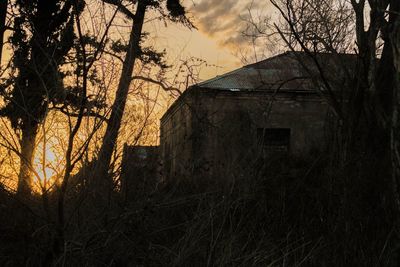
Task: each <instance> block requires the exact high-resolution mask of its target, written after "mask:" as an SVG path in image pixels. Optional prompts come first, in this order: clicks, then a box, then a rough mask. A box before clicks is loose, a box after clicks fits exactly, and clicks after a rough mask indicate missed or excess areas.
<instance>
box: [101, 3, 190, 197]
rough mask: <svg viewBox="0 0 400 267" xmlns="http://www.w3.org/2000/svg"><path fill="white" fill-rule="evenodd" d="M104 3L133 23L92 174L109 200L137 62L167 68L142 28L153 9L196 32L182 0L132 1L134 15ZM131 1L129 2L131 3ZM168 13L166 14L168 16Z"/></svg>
mask: <svg viewBox="0 0 400 267" xmlns="http://www.w3.org/2000/svg"><path fill="white" fill-rule="evenodd" d="M104 2H107V3H110V4H113V5H116V6H117V7H118V8H119V10H121V12H123V13H124V14H125V15H126V16H127V17H129V18H130V19H132V21H133V23H132V26H131V31H130V37H129V43H128V45H127V47H126V48H125V49H126V55H125V59H124V61H123V65H122V72H121V76H120V80H119V83H118V88H117V91H116V95H115V100H114V103H113V105H112V109H111V114H110V118H109V119H108V124H107V129H106V132H105V134H104V137H103V143H102V146H101V148H100V152H99V156H98V159H97V164H96V167H95V171H94V174H93V179H94V180H95V184H96V188H97V187H98V188H101V189H100V192H102V193H101V195H102V197H106V196H107V194H108V193H109V192H110V190H112V180H111V178H110V176H109V175H108V171H109V167H110V162H111V157H112V152H113V150H114V147H115V144H116V142H117V138H118V131H119V129H120V127H121V120H122V116H123V112H124V108H125V104H126V101H127V96H128V91H129V86H130V84H131V81H132V73H133V69H134V66H135V62H136V60H137V59H139V60H142V61H144V62H145V63H146V62H153V63H156V64H157V65H159V66H160V67H162V68H165V67H166V65H165V64H164V63H163V61H162V53H161V54H160V53H157V52H154V51H153V50H152V49H149V48H143V47H142V41H143V40H144V38H143V37H144V36H143V30H142V29H143V24H144V21H145V16H146V12H147V11H148V10H150V9H152V10H156V11H158V12H159V14H160V15H161V18H162V19H163V20H169V21H173V22H178V23H182V24H183V25H185V26H187V27H189V28H193V25H192V24H191V22H190V21H189V20H188V19H187V17H186V16H185V9H184V7H183V6H182V5H181V4H180V1H179V0H167V1H155V0H138V1H133V3H134V4H135V5H136V10H135V11H134V13H133V12H131V11H130V10H129V9H128V8H127V7H125V6H124V4H125V3H124V1H122V2H121V1H115V0H104ZM130 2H131V1H126V3H130ZM166 11H167V12H166Z"/></svg>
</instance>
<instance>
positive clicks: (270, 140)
mask: <svg viewBox="0 0 400 267" xmlns="http://www.w3.org/2000/svg"><path fill="white" fill-rule="evenodd" d="M257 140H258V144H259V145H261V146H262V148H263V150H264V152H288V151H289V148H290V129H289V128H258V129H257Z"/></svg>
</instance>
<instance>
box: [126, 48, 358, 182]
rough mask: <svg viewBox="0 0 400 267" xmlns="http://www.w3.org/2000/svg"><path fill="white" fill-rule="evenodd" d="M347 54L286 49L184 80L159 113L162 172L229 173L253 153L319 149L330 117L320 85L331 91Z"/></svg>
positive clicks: (246, 164) (243, 168)
mask: <svg viewBox="0 0 400 267" xmlns="http://www.w3.org/2000/svg"><path fill="white" fill-rule="evenodd" d="M353 59H354V55H348V54H317V57H315V58H314V61H315V62H314V61H313V60H312V59H310V57H308V56H307V55H306V54H304V53H302V52H286V53H283V54H280V55H277V56H274V57H271V58H268V59H265V60H263V61H260V62H257V63H255V64H251V65H247V66H244V67H242V68H239V69H237V70H234V71H232V72H229V73H226V74H224V75H220V76H217V77H215V78H213V79H210V80H207V81H204V82H201V83H198V84H195V85H193V86H191V87H190V88H188V89H187V90H186V91H185V92H184V93H183V94H182V95H181V96H180V97H179V98H178V99H177V100H176V101H175V102H174V103H173V104H172V106H171V107H170V108H169V109H168V110H167V111H166V113H165V114H164V115H163V117H162V118H161V125H160V147H159V149H158V151H159V152H158V153H159V159H160V161H161V162H162V176H163V177H164V178H166V179H168V178H169V177H178V178H179V177H193V176H195V175H200V176H203V177H209V178H214V177H215V178H217V177H218V178H219V179H221V178H224V177H225V178H227V179H230V177H231V176H235V175H240V174H241V173H247V172H248V171H249V169H251V168H252V167H253V164H255V162H257V161H259V160H260V159H262V160H263V159H267V158H269V157H272V156H274V155H282V154H284V155H286V154H290V155H301V156H304V155H310V154H312V153H317V152H318V151H322V150H323V149H324V147H325V143H326V142H325V140H326V136H327V132H328V133H329V131H328V130H327V124H328V122H329V121H330V117H331V116H332V112H330V110H331V109H330V105H329V104H328V102H329V98H328V97H327V96H326V94H325V92H324V90H326V85H327V84H326V83H327V82H328V83H330V85H332V88H335V90H336V91H337V93H338V94H339V93H340V90H341V89H340V88H344V86H345V84H344V83H345V82H346V79H344V78H343V77H344V76H345V74H346V73H348V69H346V68H351V65H352V64H353V63H354V60H353ZM321 69H323V70H324V79H325V83H323V82H321V77H320V72H321ZM347 86H348V85H347ZM156 149H157V148H153V147H150V148H147V149H146V148H144V147H141V148H137V149H136V150H135V149H134V150H135V151H131V152H130V153H133V155H136V157H142V159H141V160H139V161H136V162H137V163H134V161H132V160H129V162H132V164H143V163H142V162H143V159H144V158H143V157H144V156H143V155H145V154H146V155H150V154H151V155H152V156H151V157H150V158H151V159H153V160H154V158H155V153H156V152H155V151H156ZM139 150H140V151H141V152H140V151H139ZM145 150H146V151H147V152H144V151H145ZM139 154H140V155H141V154H143V155H142V156H140V155H139ZM149 164H150V165H151V164H153V165H154V163H149ZM153 171H154V173H155V170H153ZM146 175H147V174H146Z"/></svg>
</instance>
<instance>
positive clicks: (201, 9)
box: [189, 0, 267, 50]
mask: <svg viewBox="0 0 400 267" xmlns="http://www.w3.org/2000/svg"><path fill="white" fill-rule="evenodd" d="M266 3H267V1H266V0H264V1H263V0H241V1H239V0H218V1H215V0H198V1H197V2H195V3H194V4H193V5H192V7H191V8H189V11H190V12H191V13H192V14H193V16H194V18H195V25H196V26H197V27H198V28H199V30H200V31H201V32H202V33H204V34H206V35H207V36H209V37H211V38H213V39H215V40H216V41H217V42H218V44H219V45H220V46H224V47H228V48H230V49H232V50H235V49H237V48H238V47H241V46H243V45H248V39H246V38H245V37H243V35H242V32H243V31H245V30H246V27H247V23H246V19H248V18H249V17H250V15H249V9H250V10H251V11H252V12H253V11H255V10H256V11H257V10H261V8H262V7H265V6H266V5H267V4H266Z"/></svg>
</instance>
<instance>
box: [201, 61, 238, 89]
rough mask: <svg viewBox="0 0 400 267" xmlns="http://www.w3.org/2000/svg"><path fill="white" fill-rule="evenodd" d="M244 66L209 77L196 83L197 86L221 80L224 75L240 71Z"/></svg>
mask: <svg viewBox="0 0 400 267" xmlns="http://www.w3.org/2000/svg"><path fill="white" fill-rule="evenodd" d="M243 68H244V66H243V67H240V68H238V69H235V70H231V71H229V72H227V73H224V74H221V75H217V76H215V77H214V78H211V79H208V80H205V81H202V82H199V83H196V84H195V86H203V85H205V84H207V83H210V82H215V81H218V80H220V79H222V78H224V77H226V76H228V75H231V74H233V73H236V72H239V71H240V70H242V69H243Z"/></svg>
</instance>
